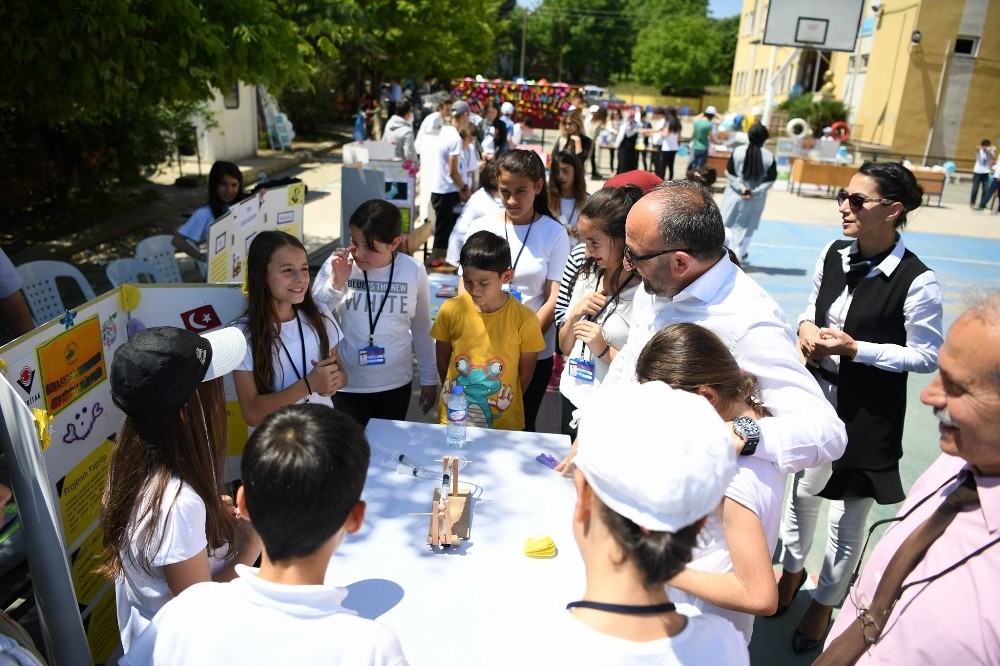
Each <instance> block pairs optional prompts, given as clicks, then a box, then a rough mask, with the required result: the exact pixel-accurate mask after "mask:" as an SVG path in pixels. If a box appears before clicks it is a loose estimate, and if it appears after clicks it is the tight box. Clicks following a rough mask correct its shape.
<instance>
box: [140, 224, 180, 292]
mask: <svg viewBox="0 0 1000 666" xmlns="http://www.w3.org/2000/svg"><path fill="white" fill-rule="evenodd" d="M173 239H174V237H173V236H170V235H167V234H162V235H160V236H150V237H149V238H144V239H142V240H141V241H139V242H138V243H137V244H136V246H135V257H136V259H145V260H146V261H148V262H149V263H151V264H153V265H154V266H156V268H157V269H159V271H160V275H161V276H162V278H163V280H162V281H163V282H184V278H182V277H181V267H180V265H179V264H178V263H177V257H176V256H175V253H176V252H177V249H176V248H175V247H174V244H173Z"/></svg>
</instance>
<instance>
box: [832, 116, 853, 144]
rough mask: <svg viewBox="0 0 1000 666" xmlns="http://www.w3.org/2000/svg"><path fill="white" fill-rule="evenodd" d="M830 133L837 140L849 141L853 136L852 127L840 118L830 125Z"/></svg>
mask: <svg viewBox="0 0 1000 666" xmlns="http://www.w3.org/2000/svg"><path fill="white" fill-rule="evenodd" d="M830 133H831V134H832V135H833V138H834V139H836V140H837V141H841V142H843V141H847V140H848V139H849V138H851V128H850V127H848V126H847V123H845V122H844V121H843V120H838V121H837V122H835V123H834V124H832V125H830Z"/></svg>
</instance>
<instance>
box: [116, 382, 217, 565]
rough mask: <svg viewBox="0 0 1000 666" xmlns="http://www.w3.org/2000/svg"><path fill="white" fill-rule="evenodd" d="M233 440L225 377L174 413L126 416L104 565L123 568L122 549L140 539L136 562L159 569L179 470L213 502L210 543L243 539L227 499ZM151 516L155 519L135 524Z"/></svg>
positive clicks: (208, 516) (208, 511)
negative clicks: (223, 497)
mask: <svg viewBox="0 0 1000 666" xmlns="http://www.w3.org/2000/svg"><path fill="white" fill-rule="evenodd" d="M226 446H227V442H226V396H225V391H224V389H223V386H222V379H221V378H219V379H213V380H210V381H207V382H203V383H202V384H200V385H199V386H198V389H197V390H196V391H195V393H194V395H192V396H191V398H190V399H189V400H188V401H187V402H186V403H184V406H183V407H181V409H180V410H179V411H178V412H177V413H175V414H172V415H170V416H167V417H164V418H162V419H156V420H150V421H141V420H139V419H136V418H133V417H131V416H126V417H125V421H124V423H123V424H122V427H121V430H120V431H119V433H118V438H117V441H116V443H115V446H114V450H113V451H112V452H111V463H110V465H109V467H108V485H107V488H106V489H105V491H104V497H103V499H102V501H101V527H100V529H101V532H102V544H103V546H104V561H103V563H102V564H101V565H100V566H99V567H98V569H97V571H98V573H100V574H102V575H105V576H107V577H108V578H114V577H115V576H117V575H118V574H119V573H121V571H122V553H129V552H130V548H129V545H130V544H131V543H133V542H135V541H137V542H138V544H139V548H138V549H137V550H138V552H139V553H140V554H141V555H140V557H139V561H138V562H134V563H133V564H135V565H137V566H138V567H140V568H141V569H143V570H144V571H146V572H147V573H149V574H152V564H151V563H150V561H149V560H148V559H147V555H149V554H152V553H156V552H157V551H158V550H159V548H160V545H161V544H159V543H155V544H154V543H153V538H154V536H155V535H156V533H157V530H156V528H155V526H156V525H160V524H163V523H165V522H166V521H167V520H168V519H169V517H170V512H171V511H172V510H173V505H174V501H175V500H176V499H177V498H176V496H174V497H171V498H166V497H164V494H165V493H166V490H167V485H168V483H169V482H170V480H171V478H172V477H174V476H176V477H178V478H180V480H181V481H182V482H183V483H184V484H186V485H188V486H190V487H191V489H192V490H194V491H195V492H196V493H198V496H199V497H200V498H201V500H202V502H204V503H205V535H206V537H207V538H208V547H209V548H210V549H213V550H218V549H220V548H222V547H223V546H224V545H226V544H231V545H233V546H235V544H236V526H235V525H234V523H233V520H232V517H231V516H230V515H229V514H228V512H227V511H226V509H225V508H224V507H223V506H222V502H221V501H220V499H219V495H220V494H221V491H222V488H221V486H220V484H219V479H220V478H221V477H222V464H223V461H224V460H225V455H226ZM146 498H148V501H147V500H146ZM164 511H165V512H164ZM146 520H148V522H147V523H146V524H147V525H148V526H149V527H148V528H147V529H144V530H142V531H141V532H134V529H135V526H136V525H138V524H140V523H141V522H143V521H146ZM161 538H162V535H161ZM233 555H235V548H230V551H229V556H230V557H232V556H233Z"/></svg>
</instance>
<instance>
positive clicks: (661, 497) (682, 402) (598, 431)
mask: <svg viewBox="0 0 1000 666" xmlns="http://www.w3.org/2000/svg"><path fill="white" fill-rule="evenodd" d="M598 405H599V406H598ZM577 447H578V448H577V454H576V458H574V460H573V462H574V463H576V466H577V467H579V468H580V471H581V472H583V475H584V477H586V479H587V483H589V484H590V487H591V488H593V489H594V493H595V494H596V495H597V497H598V498H599V499H600V500H601V501H602V502H604V504H606V505H607V506H608V508H609V509H611V510H612V511H614V512H615V513H617V514H620V515H622V516H624V517H626V518H628V519H629V520H631V521H632V522H633V523H635V524H636V525H638V526H639V527H644V528H646V529H648V530H651V531H655V532H671V533H673V532H677V531H678V530H680V529H681V528H684V527H687V526H688V525H691V524H692V523H694V522H696V521H698V520H699V519H701V518H703V517H704V516H706V515H708V514H709V513H711V512H712V511H713V510H714V509H715V508H716V507H717V506H718V504H719V502H721V501H722V497H723V495H724V494H725V491H726V487H727V486H728V485H729V482H730V481H732V479H733V476H734V475H735V474H736V450H735V448H734V447H733V437H732V431H731V429H730V428H728V427H726V424H725V423H724V422H723V421H722V419H721V418H720V417H719V415H718V414H717V413H716V411H715V408H713V407H712V405H711V404H710V403H709V402H708V400H706V399H705V398H703V397H702V396H700V395H697V394H694V393H686V392H684V391H675V390H673V389H671V388H670V387H669V386H667V385H666V384H665V383H663V382H647V383H645V384H628V385H625V386H617V387H615V390H613V391H602V396H601V401H600V402H599V403H597V404H595V405H594V406H593V407H591V408H590V409H587V410H586V411H585V412H584V414H583V417H582V418H581V420H580V428H579V432H578V436H577Z"/></svg>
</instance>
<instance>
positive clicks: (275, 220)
mask: <svg viewBox="0 0 1000 666" xmlns="http://www.w3.org/2000/svg"><path fill="white" fill-rule="evenodd" d="M305 202H306V185H305V183H293V184H291V185H287V186H284V187H277V188H273V189H264V190H260V191H259V192H257V193H256V194H254V195H252V196H250V197H248V198H246V199H244V200H243V201H241V202H239V203H237V204H234V205H233V206H231V207H230V208H229V212H228V213H226V214H225V215H223V216H222V217H220V218H219V219H217V220H216V221H215V222H213V223H212V224H211V225H210V226H209V228H208V252H207V254H208V280H207V282H210V283H214V284H222V283H227V282H243V278H244V262H245V259H246V256H247V250H248V249H249V248H250V243H251V242H252V241H253V239H254V236H256V235H257V234H258V233H260V232H261V231H265V230H271V231H284V232H285V233H288V234H291V235H292V236H295V237H296V238H298V239H299V240H302V230H303V220H304V211H305Z"/></svg>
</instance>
